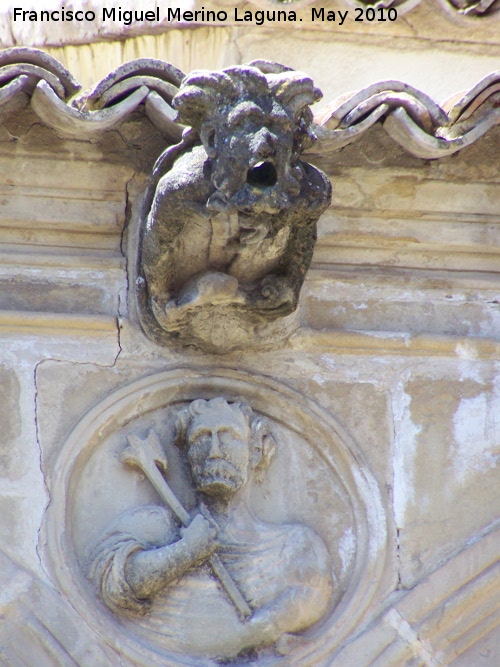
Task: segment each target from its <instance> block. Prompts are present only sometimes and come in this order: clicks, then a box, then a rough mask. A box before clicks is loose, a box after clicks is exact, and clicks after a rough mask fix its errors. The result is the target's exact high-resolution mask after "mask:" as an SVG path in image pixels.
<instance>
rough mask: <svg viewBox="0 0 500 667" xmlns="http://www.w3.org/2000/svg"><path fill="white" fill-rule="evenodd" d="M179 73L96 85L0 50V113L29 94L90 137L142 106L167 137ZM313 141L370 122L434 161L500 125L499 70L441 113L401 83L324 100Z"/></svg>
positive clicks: (140, 74)
mask: <svg viewBox="0 0 500 667" xmlns="http://www.w3.org/2000/svg"><path fill="white" fill-rule="evenodd" d="M182 76H183V74H182V72H181V71H180V70H178V69H177V68H175V67H174V66H172V65H170V64H168V63H163V62H162V61H158V60H155V59H147V58H140V59H138V60H134V61H131V62H129V63H126V64H125V65H122V66H120V67H119V68H117V69H116V70H115V71H114V72H112V73H111V74H109V75H108V76H107V77H106V78H105V79H103V80H102V81H101V82H100V83H98V84H97V85H96V86H95V87H94V89H93V90H92V91H91V92H90V93H88V94H84V93H82V92H81V86H80V84H78V82H76V81H75V79H74V78H73V77H72V76H71V74H70V73H69V72H67V71H66V70H65V69H64V67H63V66H62V65H61V64H60V63H59V62H58V61H57V60H55V58H53V57H52V56H49V55H48V54H46V53H44V52H42V51H38V50H37V49H29V48H24V47H23V48H16V47H15V48H12V49H7V50H6V51H3V52H1V53H0V119H2V118H3V119H5V118H6V117H8V115H9V109H10V108H11V109H12V113H13V112H14V110H15V105H14V103H13V102H14V100H15V99H16V98H17V97H18V96H19V95H28V96H29V97H30V99H31V106H32V108H33V110H34V112H35V113H36V114H37V115H38V117H39V118H40V119H41V120H42V122H43V123H44V124H45V125H47V126H48V127H50V128H52V129H53V130H55V131H56V132H57V133H58V134H59V135H60V136H63V137H66V138H73V139H75V138H76V139H81V140H86V139H92V138H94V137H95V136H96V135H97V136H98V135H100V134H102V133H104V132H106V131H109V130H112V129H113V128H115V127H117V126H118V125H119V124H120V123H121V122H123V121H124V120H126V119H127V118H129V117H130V115H131V114H132V113H133V112H135V111H136V110H142V112H143V113H145V114H146V116H147V117H148V118H149V119H150V121H151V122H152V123H153V125H155V126H156V128H157V129H158V130H159V131H160V133H161V134H162V135H163V136H164V137H165V139H166V140H167V141H168V142H170V143H175V142H177V141H179V139H180V137H181V134H182V130H183V129H184V128H183V126H182V125H180V124H178V123H176V121H175V111H174V110H173V108H172V106H171V102H172V97H173V95H174V94H175V92H176V90H177V89H178V86H179V84H180V81H181V79H182ZM315 123H316V126H315V130H316V134H317V136H318V142H317V143H316V145H315V146H314V147H313V148H312V149H310V151H309V154H310V155H311V156H313V155H315V154H316V155H325V154H329V153H334V152H336V151H338V150H340V149H341V148H343V147H344V146H347V145H348V144H350V143H352V142H354V141H356V140H357V139H359V138H360V137H361V136H362V135H364V134H365V132H367V131H368V130H369V129H370V128H371V127H372V126H373V125H375V124H376V123H381V124H382V126H383V127H384V129H385V130H386V132H387V133H388V134H389V135H390V136H391V137H392V138H393V139H394V141H396V142H397V143H398V144H399V145H400V146H402V148H403V149H405V150H406V151H407V152H408V153H410V154H411V155H414V156H415V157H419V158H423V159H436V158H440V157H446V156H448V155H453V154H454V153H457V152H458V151H460V150H462V149H463V148H466V147H467V146H470V145H471V144H473V143H474V142H475V141H477V140H478V139H479V138H480V137H482V136H483V135H484V134H485V133H486V132H488V131H489V130H490V129H491V128H493V127H494V126H496V125H498V124H499V123H500V71H498V72H494V73H492V74H490V75H488V76H487V77H485V78H484V79H482V80H481V81H480V82H479V83H478V84H477V85H476V86H474V88H472V90H471V91H469V92H468V93H466V94H465V95H464V96H463V97H462V98H461V99H460V100H459V101H458V102H457V103H455V104H454V105H453V106H452V107H451V109H450V110H449V112H448V111H446V110H445V109H444V108H442V107H441V106H439V105H438V104H437V103H436V102H434V101H433V100H432V99H431V98H430V97H429V96H427V95H425V94H424V93H423V92H421V91H419V90H417V89H416V88H413V87H412V86H410V85H408V84H406V83H402V82H400V81H383V82H380V83H375V84H373V85H371V86H368V87H367V88H364V89H363V90H361V91H359V92H357V93H355V94H353V95H351V97H350V98H349V99H348V100H347V101H342V102H341V103H338V102H332V103H331V104H328V105H326V107H324V108H323V109H322V111H321V112H320V113H319V114H318V116H317V117H316V118H315Z"/></svg>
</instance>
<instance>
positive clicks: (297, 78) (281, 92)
mask: <svg viewBox="0 0 500 667" xmlns="http://www.w3.org/2000/svg"><path fill="white" fill-rule="evenodd" d="M271 76H272V80H271V82H270V85H269V87H270V88H271V90H273V92H274V94H275V95H276V99H277V100H278V102H280V103H281V104H282V105H283V107H285V109H288V110H289V111H290V112H291V113H292V115H293V117H294V118H295V119H298V118H299V116H300V114H301V113H302V111H303V109H304V108H305V107H308V106H309V105H310V104H314V102H317V101H318V100H320V99H321V98H322V97H323V94H322V93H321V91H320V90H319V89H318V88H315V87H314V84H313V81H312V79H311V78H310V77H308V76H307V75H306V74H303V73H302V72H284V73H283V74H278V75H271ZM271 76H270V77H269V78H270V79H271Z"/></svg>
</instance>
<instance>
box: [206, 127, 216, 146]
mask: <svg viewBox="0 0 500 667" xmlns="http://www.w3.org/2000/svg"><path fill="white" fill-rule="evenodd" d="M207 146H208V147H209V148H214V147H215V130H210V132H209V133H208V134H207Z"/></svg>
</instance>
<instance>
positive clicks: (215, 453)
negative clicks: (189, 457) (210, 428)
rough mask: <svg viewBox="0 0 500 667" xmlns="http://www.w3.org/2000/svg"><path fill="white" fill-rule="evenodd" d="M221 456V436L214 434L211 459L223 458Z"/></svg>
mask: <svg viewBox="0 0 500 667" xmlns="http://www.w3.org/2000/svg"><path fill="white" fill-rule="evenodd" d="M221 456H222V454H221V451H220V440H219V434H218V433H217V432H214V433H212V438H211V440H210V457H211V458H221Z"/></svg>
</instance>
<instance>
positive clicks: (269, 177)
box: [247, 162, 278, 188]
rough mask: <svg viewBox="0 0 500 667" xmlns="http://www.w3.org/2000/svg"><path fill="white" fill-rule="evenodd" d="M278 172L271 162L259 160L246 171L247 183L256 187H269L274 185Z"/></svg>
mask: <svg viewBox="0 0 500 667" xmlns="http://www.w3.org/2000/svg"><path fill="white" fill-rule="evenodd" d="M277 180H278V172H277V171H276V168H275V166H274V164H273V163H272V162H259V163H258V164H256V165H255V167H252V168H251V169H249V170H248V171H247V183H248V185H253V186H254V187H256V188H270V187H271V186H273V185H276V181H277Z"/></svg>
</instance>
